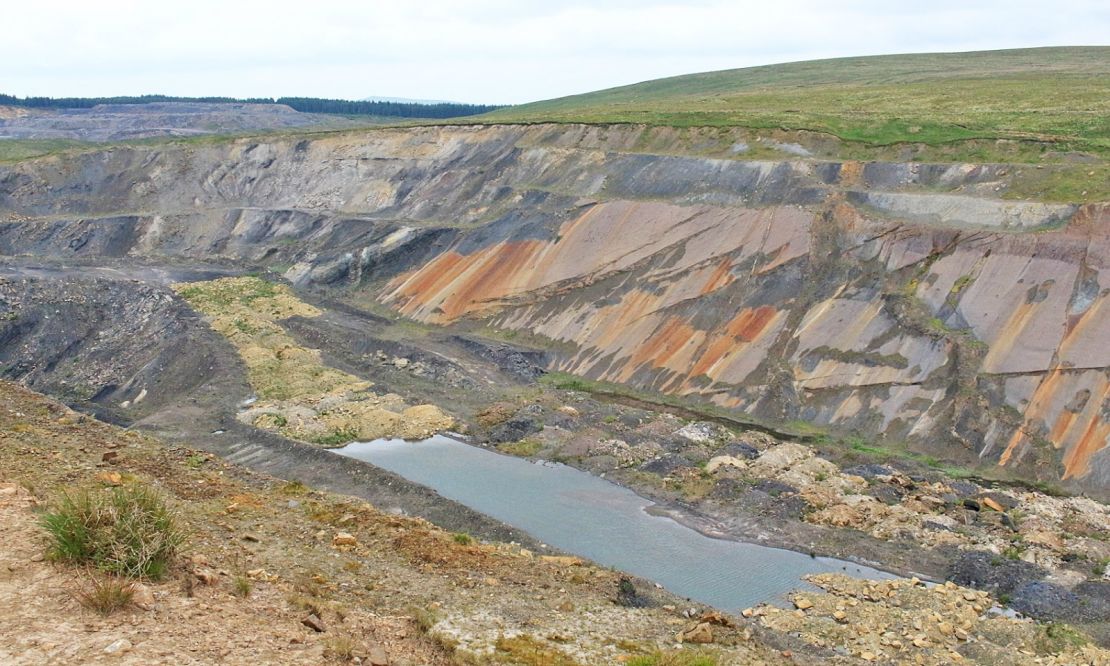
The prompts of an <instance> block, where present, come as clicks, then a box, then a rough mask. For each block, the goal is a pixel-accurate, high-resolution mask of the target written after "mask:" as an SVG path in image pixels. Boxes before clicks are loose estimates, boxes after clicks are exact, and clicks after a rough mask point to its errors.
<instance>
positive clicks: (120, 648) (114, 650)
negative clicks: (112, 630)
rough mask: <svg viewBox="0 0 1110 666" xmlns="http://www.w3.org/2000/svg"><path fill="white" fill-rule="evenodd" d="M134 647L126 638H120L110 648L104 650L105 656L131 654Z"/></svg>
mask: <svg viewBox="0 0 1110 666" xmlns="http://www.w3.org/2000/svg"><path fill="white" fill-rule="evenodd" d="M132 647H133V646H132V645H131V641H129V640H127V639H126V638H120V639H118V640H115V641H112V642H111V643H110V644H109V645H108V647H106V648H104V654H124V653H126V652H129V651H130V650H131V648H132Z"/></svg>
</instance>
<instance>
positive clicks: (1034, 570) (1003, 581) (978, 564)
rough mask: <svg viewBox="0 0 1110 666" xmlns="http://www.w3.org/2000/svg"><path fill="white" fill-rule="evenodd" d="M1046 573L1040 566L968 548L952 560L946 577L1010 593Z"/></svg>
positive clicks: (991, 590) (965, 583) (1042, 576)
mask: <svg viewBox="0 0 1110 666" xmlns="http://www.w3.org/2000/svg"><path fill="white" fill-rule="evenodd" d="M1046 573H1048V572H1047V571H1045V570H1044V569H1043V568H1041V567H1039V566H1037V565H1035V564H1030V563H1029V562H1024V561H1021V560H1014V559H1009V558H1006V557H1002V556H1000V555H996V554H994V553H989V552H983V551H970V552H965V553H962V554H961V555H960V556H959V557H958V558H957V559H956V561H955V562H953V563H952V565H951V567H950V569H949V571H948V579H949V580H951V581H953V582H955V583H957V584H959V585H968V586H971V587H975V588H978V589H981V590H988V591H990V592H991V593H993V594H1007V595H1009V594H1012V593H1013V592H1014V590H1015V589H1017V588H1018V587H1020V586H1022V585H1024V584H1026V583H1030V582H1034V581H1039V580H1041V579H1042V578H1044V576H1045V574H1046Z"/></svg>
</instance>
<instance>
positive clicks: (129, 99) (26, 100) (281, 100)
mask: <svg viewBox="0 0 1110 666" xmlns="http://www.w3.org/2000/svg"><path fill="white" fill-rule="evenodd" d="M153 102H194V103H203V104H285V105H286V106H289V107H292V108H293V109H294V110H296V111H301V112H303V113H333V114H338V115H344V116H389V117H397V118H458V117H460V116H474V115H478V114H480V113H486V112H488V111H493V110H494V109H500V108H504V107H501V106H494V105H489V104H454V103H439V104H422V103H419V102H369V101H355V100H345V99H322V98H319V97H278V98H277V99H272V98H269V97H248V98H245V99H237V98H234V97H172V96H169V95H135V96H124V97H16V96H14V95H4V94H0V106H21V107H26V108H32V109H90V108H92V107H94V106H97V105H98V104H150V103H153Z"/></svg>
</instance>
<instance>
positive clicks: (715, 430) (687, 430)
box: [674, 421, 729, 444]
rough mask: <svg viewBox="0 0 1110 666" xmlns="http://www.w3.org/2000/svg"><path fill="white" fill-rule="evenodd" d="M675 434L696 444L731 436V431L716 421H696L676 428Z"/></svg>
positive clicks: (717, 440)
mask: <svg viewBox="0 0 1110 666" xmlns="http://www.w3.org/2000/svg"><path fill="white" fill-rule="evenodd" d="M674 436H675V437H678V438H680V439H684V440H686V441H687V442H693V443H694V444H709V443H713V442H719V441H722V440H724V439H725V438H727V437H729V432H728V430H726V429H725V428H723V427H722V426H719V425H717V424H716V423H707V422H705V421H695V422H693V423H687V424H686V425H684V426H682V427H681V428H679V429H678V430H676V431H675V432H674Z"/></svg>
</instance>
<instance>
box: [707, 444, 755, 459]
mask: <svg viewBox="0 0 1110 666" xmlns="http://www.w3.org/2000/svg"><path fill="white" fill-rule="evenodd" d="M717 455H720V456H728V457H730V458H738V459H742V460H754V459H755V458H758V457H759V449H757V448H756V447H754V446H752V445H751V444H748V443H747V442H732V443H731V444H727V445H725V446H723V447H721V448H720V449H719V450H718V451H717Z"/></svg>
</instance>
